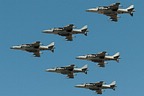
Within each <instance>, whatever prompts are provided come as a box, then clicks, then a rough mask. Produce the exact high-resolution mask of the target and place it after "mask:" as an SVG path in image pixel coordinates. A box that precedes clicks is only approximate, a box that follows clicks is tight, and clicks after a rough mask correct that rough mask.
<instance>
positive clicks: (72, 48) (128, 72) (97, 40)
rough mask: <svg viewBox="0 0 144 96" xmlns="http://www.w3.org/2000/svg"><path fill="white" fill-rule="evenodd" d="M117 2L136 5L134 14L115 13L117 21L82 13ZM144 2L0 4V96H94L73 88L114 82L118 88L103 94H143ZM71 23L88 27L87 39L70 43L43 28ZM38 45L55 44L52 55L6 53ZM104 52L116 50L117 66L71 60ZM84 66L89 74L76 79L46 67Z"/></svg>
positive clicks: (2, 0) (14, 0) (6, 0)
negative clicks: (37, 55) (103, 65)
mask: <svg viewBox="0 0 144 96" xmlns="http://www.w3.org/2000/svg"><path fill="white" fill-rule="evenodd" d="M115 2H120V3H121V5H122V8H127V7H128V6H130V5H131V4H134V5H135V10H136V12H135V13H134V16H133V17H131V16H130V15H129V14H123V15H119V16H120V18H119V21H118V22H111V21H110V20H109V19H108V17H106V16H104V15H101V14H96V13H88V12H85V10H86V9H89V8H93V7H97V6H103V5H110V4H112V3H115ZM143 4H144V1H142V0H141V1H134V0H0V32H1V35H0V38H1V50H0V53H1V55H0V57H1V63H0V96H95V95H97V94H95V92H94V91H90V90H86V89H80V88H75V87H74V86H75V85H77V84H81V83H89V82H97V81H101V80H103V81H105V82H106V83H111V82H112V81H114V80H115V81H116V82H117V88H116V90H115V91H113V90H105V91H104V92H103V94H102V96H142V94H143V85H144V82H143V81H144V76H143V74H144V70H143V69H144V64H143V58H144V55H143V53H144V44H143V41H144V38H143V36H144V32H143V22H144V17H143V16H144V12H143V9H142V8H143ZM67 24H75V26H77V28H81V27H82V26H84V25H88V27H89V33H88V36H84V35H75V36H76V38H74V40H73V41H72V42H68V41H65V39H64V37H61V36H58V35H49V34H44V33H42V30H44V29H49V28H53V27H62V26H65V25H67ZM35 41H41V42H42V43H43V44H44V45H47V44H50V43H51V42H53V41H54V42H55V45H56V49H55V53H52V52H50V51H43V54H41V57H40V58H35V57H33V55H32V54H31V53H28V52H23V51H17V50H12V49H10V47H11V46H13V45H19V44H25V43H32V42H35ZM101 51H107V52H108V53H109V54H110V55H113V54H115V53H116V52H120V54H121V60H120V62H119V63H116V62H115V61H110V62H108V64H107V65H106V67H105V68H99V67H98V66H97V64H96V63H93V62H90V61H84V60H77V59H75V57H76V56H78V55H84V54H90V53H98V52H101ZM70 64H75V65H76V66H78V67H82V66H83V65H85V64H88V67H89V71H88V74H87V75H85V74H77V75H76V76H75V78H74V79H67V78H66V76H64V75H61V74H56V73H48V72H45V69H47V68H52V67H57V66H58V67H60V66H65V65H70Z"/></svg>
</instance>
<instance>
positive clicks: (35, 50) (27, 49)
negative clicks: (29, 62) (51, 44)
mask: <svg viewBox="0 0 144 96" xmlns="http://www.w3.org/2000/svg"><path fill="white" fill-rule="evenodd" d="M25 50H26V51H28V52H37V51H38V49H35V48H26V49H25Z"/></svg>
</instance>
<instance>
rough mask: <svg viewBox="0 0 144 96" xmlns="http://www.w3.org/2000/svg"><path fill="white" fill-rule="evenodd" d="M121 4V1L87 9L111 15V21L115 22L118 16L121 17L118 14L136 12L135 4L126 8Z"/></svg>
mask: <svg viewBox="0 0 144 96" xmlns="http://www.w3.org/2000/svg"><path fill="white" fill-rule="evenodd" d="M119 6H120V3H114V4H111V5H109V6H99V7H96V8H90V9H87V10H86V11H87V12H96V13H99V14H104V15H106V16H109V17H110V20H111V21H115V22H117V21H118V18H119V17H118V16H117V15H118V14H124V13H128V14H130V15H131V16H133V12H135V10H134V5H130V6H129V7H128V8H125V9H122V8H119Z"/></svg>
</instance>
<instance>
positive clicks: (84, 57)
mask: <svg viewBox="0 0 144 96" xmlns="http://www.w3.org/2000/svg"><path fill="white" fill-rule="evenodd" d="M76 59H86V56H77V57H76Z"/></svg>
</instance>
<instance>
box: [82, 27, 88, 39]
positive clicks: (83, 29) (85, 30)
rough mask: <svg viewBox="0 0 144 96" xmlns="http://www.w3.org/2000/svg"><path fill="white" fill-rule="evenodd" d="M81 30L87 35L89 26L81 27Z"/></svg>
mask: <svg viewBox="0 0 144 96" xmlns="http://www.w3.org/2000/svg"><path fill="white" fill-rule="evenodd" d="M81 31H82V32H84V35H86V36H87V32H88V26H87V25H85V26H84V27H82V28H81Z"/></svg>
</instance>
